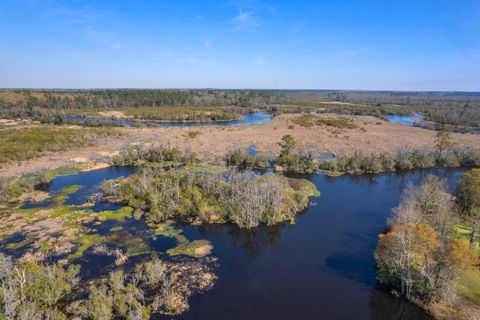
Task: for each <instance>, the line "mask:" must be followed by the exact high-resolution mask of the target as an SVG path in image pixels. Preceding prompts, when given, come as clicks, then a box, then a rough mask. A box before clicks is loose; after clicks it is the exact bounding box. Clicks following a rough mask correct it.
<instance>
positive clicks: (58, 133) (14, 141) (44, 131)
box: [0, 126, 118, 165]
mask: <svg viewBox="0 0 480 320" xmlns="http://www.w3.org/2000/svg"><path fill="white" fill-rule="evenodd" d="M111 135H118V132H116V131H114V130H113V129H111V128H90V129H82V130H78V129H71V128H55V127H51V126H40V127H32V128H19V129H9V130H2V134H1V135H0V165H2V164H4V163H7V162H12V161H22V160H28V159H32V158H36V157H39V156H42V155H44V154H46V153H48V152H58V151H64V150H69V149H72V148H76V147H81V146H86V145H93V144H94V141H95V139H96V138H98V137H104V136H111Z"/></svg>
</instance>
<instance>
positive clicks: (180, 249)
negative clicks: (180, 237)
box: [167, 240, 213, 258]
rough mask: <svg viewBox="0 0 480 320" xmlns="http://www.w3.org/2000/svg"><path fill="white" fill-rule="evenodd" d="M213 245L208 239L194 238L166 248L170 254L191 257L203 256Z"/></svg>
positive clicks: (208, 252)
mask: <svg viewBox="0 0 480 320" xmlns="http://www.w3.org/2000/svg"><path fill="white" fill-rule="evenodd" d="M212 249H213V246H212V245H211V244H210V242H209V241H208V240H195V241H191V242H185V243H180V244H178V246H176V247H175V248H171V249H168V250H167V254H169V255H171V256H177V255H187V256H191V257H197V258H198V257H203V256H206V255H208V254H210V253H211V251H212Z"/></svg>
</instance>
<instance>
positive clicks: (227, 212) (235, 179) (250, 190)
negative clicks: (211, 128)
mask: <svg viewBox="0 0 480 320" xmlns="http://www.w3.org/2000/svg"><path fill="white" fill-rule="evenodd" d="M313 193H314V191H313V190H312V189H311V188H300V189H298V190H294V189H292V188H291V186H290V185H289V183H288V179H287V178H285V177H281V176H279V175H274V174H267V175H263V176H256V175H254V174H253V173H251V172H249V171H245V172H229V173H228V174H226V175H225V177H224V178H223V177H220V176H216V175H195V174H192V173H187V172H181V171H178V170H171V171H167V172H164V171H161V170H155V169H144V170H142V171H140V172H139V173H137V174H135V175H132V176H130V177H128V178H126V179H122V180H120V181H119V183H118V186H117V187H116V188H115V189H114V190H112V195H111V196H113V197H114V198H117V199H118V200H120V201H122V202H124V203H126V204H128V205H129V206H131V207H133V208H135V209H137V210H143V211H145V215H146V217H147V219H148V220H149V221H152V222H162V221H165V220H166V219H168V218H177V219H184V220H187V221H196V220H199V221H210V222H214V221H224V220H230V221H232V222H234V223H236V224H237V225H239V226H241V227H254V226H256V225H258V224H259V223H266V224H275V223H278V222H281V221H284V220H290V219H292V218H293V217H294V216H295V214H296V213H297V212H298V211H300V210H302V209H303V208H304V207H305V206H306V205H307V204H308V196H311V195H313Z"/></svg>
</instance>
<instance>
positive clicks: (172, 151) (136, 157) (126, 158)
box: [112, 146, 196, 166]
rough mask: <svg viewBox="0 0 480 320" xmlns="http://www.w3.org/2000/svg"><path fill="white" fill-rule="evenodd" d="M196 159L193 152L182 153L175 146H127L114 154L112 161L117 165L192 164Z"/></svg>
mask: <svg viewBox="0 0 480 320" xmlns="http://www.w3.org/2000/svg"><path fill="white" fill-rule="evenodd" d="M195 161H196V157H195V155H194V154H193V153H182V152H181V151H180V150H179V149H178V148H175V147H172V148H170V147H163V146H159V147H152V148H149V149H141V148H139V147H130V148H127V149H126V150H125V151H124V152H123V153H121V154H119V155H117V156H114V157H113V158H112V162H113V164H114V165H116V166H122V165H136V164H140V163H146V164H148V165H151V166H155V165H157V164H158V165H160V166H167V165H171V164H177V165H179V164H182V163H183V164H191V163H193V162H195Z"/></svg>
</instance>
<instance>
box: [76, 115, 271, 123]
mask: <svg viewBox="0 0 480 320" xmlns="http://www.w3.org/2000/svg"><path fill="white" fill-rule="evenodd" d="M66 119H67V120H68V121H70V122H74V123H75V122H76V123H85V121H87V119H88V120H89V121H91V122H92V123H93V124H104V125H106V124H112V125H119V126H126V127H133V126H136V127H145V126H150V127H197V126H241V125H257V124H263V123H267V122H270V121H272V115H270V114H269V113H267V112H254V113H246V114H243V119H241V120H232V121H210V122H200V121H189V122H178V121H142V120H128V119H109V118H99V117H84V116H68V117H66Z"/></svg>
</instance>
